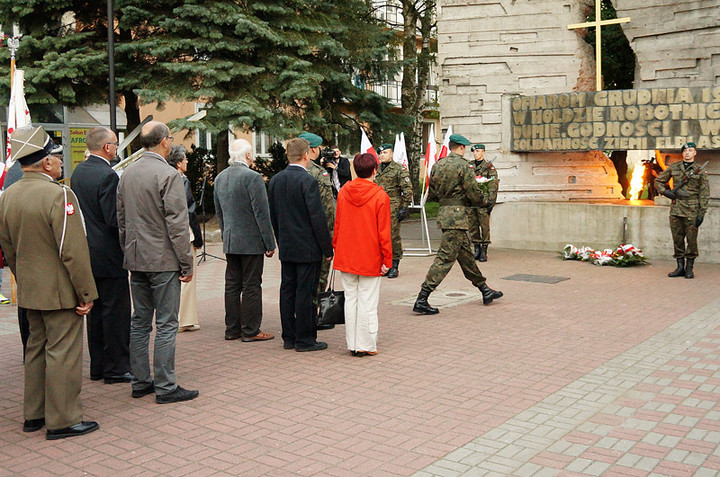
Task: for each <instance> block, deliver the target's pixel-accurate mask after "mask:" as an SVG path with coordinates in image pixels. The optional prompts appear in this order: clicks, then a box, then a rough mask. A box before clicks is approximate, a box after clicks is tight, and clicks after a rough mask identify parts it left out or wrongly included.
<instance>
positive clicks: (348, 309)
mask: <svg viewBox="0 0 720 477" xmlns="http://www.w3.org/2000/svg"><path fill="white" fill-rule="evenodd" d="M353 165H354V167H355V173H356V174H357V178H356V179H354V180H353V181H351V182H348V183H347V184H345V185H344V186H343V187H342V188H341V189H340V192H339V193H338V198H337V214H336V216H335V233H334V235H333V247H334V248H335V262H334V266H333V268H334V269H335V270H339V271H341V272H342V284H343V289H344V290H345V338H346V339H347V346H348V349H349V350H350V353H351V354H352V355H353V356H366V355H369V356H374V355H376V354H377V353H378V351H377V332H378V316H377V307H378V299H379V298H380V277H381V276H383V275H384V274H385V273H386V272H387V271H388V269H389V268H390V267H391V266H392V243H391V241H390V198H389V197H388V195H387V194H386V193H385V191H384V190H383V188H382V187H380V186H379V185H377V184H375V183H374V182H373V179H374V178H375V174H376V173H377V167H378V164H377V159H375V156H373V155H371V154H358V155H357V156H355V159H354V161H353Z"/></svg>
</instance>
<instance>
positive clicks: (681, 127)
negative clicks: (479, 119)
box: [511, 87, 720, 152]
mask: <svg viewBox="0 0 720 477" xmlns="http://www.w3.org/2000/svg"><path fill="white" fill-rule="evenodd" d="M511 111H512V135H511V149H512V150H513V151H520V152H534V151H589V150H627V149H643V150H648V149H680V148H681V147H682V145H683V144H684V143H685V142H687V141H694V142H695V143H696V144H697V147H698V149H720V87H715V88H656V89H631V90H611V91H593V92H583V93H563V94H546V95H540V96H514V97H512V98H511Z"/></svg>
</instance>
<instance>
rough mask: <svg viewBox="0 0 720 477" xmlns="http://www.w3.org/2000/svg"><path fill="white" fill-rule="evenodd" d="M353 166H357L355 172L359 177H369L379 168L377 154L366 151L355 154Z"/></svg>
mask: <svg viewBox="0 0 720 477" xmlns="http://www.w3.org/2000/svg"><path fill="white" fill-rule="evenodd" d="M353 166H354V167H355V174H357V176H358V177H359V178H361V179H367V178H368V177H370V176H371V175H372V173H373V172H374V171H375V170H376V169H377V167H378V163H377V159H376V158H375V156H373V155H372V154H368V153H367V152H366V153H363V154H356V155H355V158H354V159H353Z"/></svg>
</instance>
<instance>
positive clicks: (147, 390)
mask: <svg viewBox="0 0 720 477" xmlns="http://www.w3.org/2000/svg"><path fill="white" fill-rule="evenodd" d="M154 392H155V385H154V384H153V383H150V384H148V385H147V386H145V387H144V388H140V389H133V390H132V397H134V398H135V399H137V398H141V397H143V396H147V395H148V394H152V393H154Z"/></svg>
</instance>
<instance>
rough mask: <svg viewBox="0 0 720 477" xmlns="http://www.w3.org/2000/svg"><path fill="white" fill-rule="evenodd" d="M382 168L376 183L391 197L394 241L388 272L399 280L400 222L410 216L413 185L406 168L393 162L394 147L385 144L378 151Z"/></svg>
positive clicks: (401, 254)
mask: <svg viewBox="0 0 720 477" xmlns="http://www.w3.org/2000/svg"><path fill="white" fill-rule="evenodd" d="M377 152H378V157H379V158H380V166H379V167H378V170H377V175H376V176H375V183H376V184H378V185H379V186H380V187H382V188H383V189H385V192H387V195H389V196H390V238H391V239H392V250H393V259H392V268H390V270H388V272H387V277H388V278H397V276H398V267H399V265H400V260H402V257H403V248H402V241H401V240H400V222H402V221H403V220H404V219H405V218H407V216H408V206H409V205H410V202H411V201H412V194H413V191H412V184H411V183H410V176H409V175H408V171H407V168H406V167H403V166H401V165H400V164H398V163H397V162H395V161H393V147H392V145H391V144H383V145H381V146H380V147H379V148H378V150H377Z"/></svg>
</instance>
